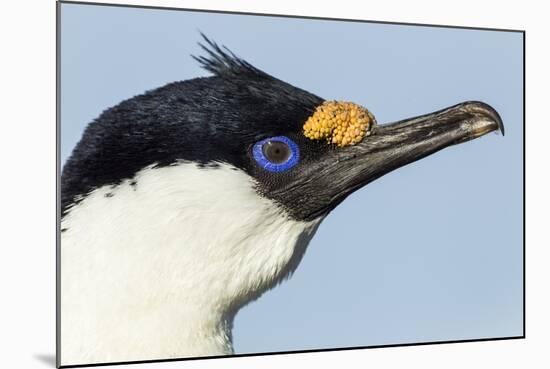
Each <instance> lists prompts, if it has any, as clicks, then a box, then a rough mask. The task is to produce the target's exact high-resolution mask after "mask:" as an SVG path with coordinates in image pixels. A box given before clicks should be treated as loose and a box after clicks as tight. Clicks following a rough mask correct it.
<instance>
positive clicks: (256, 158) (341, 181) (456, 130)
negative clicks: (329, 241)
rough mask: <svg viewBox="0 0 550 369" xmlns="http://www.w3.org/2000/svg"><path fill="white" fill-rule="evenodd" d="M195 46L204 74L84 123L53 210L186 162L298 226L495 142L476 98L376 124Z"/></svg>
mask: <svg viewBox="0 0 550 369" xmlns="http://www.w3.org/2000/svg"><path fill="white" fill-rule="evenodd" d="M203 37H204V39H205V42H206V45H203V44H201V47H202V48H203V49H204V50H205V51H206V53H207V56H200V57H194V58H195V59H196V60H197V61H198V62H199V63H200V64H201V65H202V67H203V68H205V69H206V70H208V71H210V72H211V73H212V74H213V76H212V77H208V78H197V79H192V80H188V81H183V82H175V83H171V84H168V85H166V86H164V87H161V88H158V89H156V90H152V91H149V92H147V93H146V94H143V95H140V96H136V97H134V98H132V99H129V100H126V101H124V102H122V103H121V104H119V105H118V106H116V107H114V108H112V109H110V110H107V111H106V112H105V113H104V114H103V115H102V116H101V117H100V118H99V119H98V120H97V121H96V122H95V124H91V125H89V127H88V128H87V130H86V131H85V133H84V136H83V140H82V142H83V143H85V144H81V145H79V147H77V149H76V150H75V151H74V152H73V155H72V157H71V158H70V159H69V161H68V163H67V165H66V166H65V169H64V173H63V177H64V178H63V187H64V188H63V191H62V202H63V208H64V209H65V210H67V209H68V207H70V205H71V204H73V203H74V202H75V199H76V200H77V199H79V198H82V195H83V194H85V193H87V192H88V191H90V190H91V189H93V188H97V187H98V186H101V185H104V184H112V183H118V182H120V181H121V180H122V179H124V178H131V177H132V176H133V175H135V173H136V172H138V171H139V170H140V169H142V168H144V167H146V166H148V165H154V166H155V167H162V166H167V165H171V164H174V163H176V162H178V161H191V162H196V163H198V164H199V166H204V167H208V166H211V167H214V166H216V165H218V164H219V163H227V164H230V165H231V166H233V167H235V168H237V169H239V170H242V171H243V172H245V173H246V174H247V175H249V176H250V177H251V178H252V179H253V181H254V183H255V184H256V186H255V187H256V190H257V193H258V194H259V195H261V196H263V197H265V198H268V199H271V200H273V201H275V202H276V203H277V205H278V206H280V208H281V209H282V210H283V211H284V212H285V213H286V214H287V215H288V216H289V217H291V218H293V219H296V220H305V221H309V220H313V219H316V218H319V217H322V216H325V215H326V214H328V213H329V212H330V211H331V210H332V209H334V207H336V206H337V205H338V204H339V203H341V202H342V201H343V200H344V199H345V198H346V197H347V196H348V195H350V194H351V193H353V192H354V191H356V190H358V189H360V188H362V187H364V186H365V185H367V184H368V183H370V182H372V181H374V180H375V179H377V178H380V177H381V176H383V175H384V174H386V173H389V172H391V171H393V170H395V169H397V168H400V167H402V166H404V165H407V164H409V163H412V162H414V161H416V160H419V159H421V158H423V157H426V156H428V155H430V154H433V153H435V152H437V151H439V150H441V149H443V148H446V147H448V146H452V145H456V144H459V143H463V142H466V141H469V140H472V139H475V138H477V137H480V136H483V135H485V134H486V133H489V132H491V131H494V130H500V131H501V132H502V133H503V134H504V128H503V125H502V121H501V119H500V117H499V115H498V113H497V112H496V111H495V110H494V109H493V108H492V107H490V106H489V105H487V104H485V103H483V102H479V101H468V102H463V103H460V104H457V105H454V106H451V107H448V108H445V109H442V110H439V111H436V112H433V113H430V114H426V115H422V116H418V117H414V118H409V119H405V120H401V121H398V122H394V123H390V124H384V125H379V124H377V122H376V120H375V118H374V116H373V115H372V113H371V112H369V111H368V110H367V109H366V108H363V107H361V106H359V105H357V104H353V103H349V102H340V101H325V100H324V99H322V98H320V97H318V96H315V95H313V94H311V93H309V92H307V91H304V90H302V89H299V88H297V87H294V86H292V85H290V84H288V83H286V82H283V81H281V80H279V79H277V78H274V77H272V76H270V75H269V74H267V73H265V72H263V71H261V70H259V69H257V68H255V67H254V66H252V65H250V64H249V63H248V62H246V61H245V60H243V59H241V58H239V57H237V56H235V55H234V54H233V53H232V52H231V51H229V50H228V49H227V48H222V47H220V46H218V45H217V44H216V43H214V42H212V41H211V40H209V39H208V38H206V37H205V36H203ZM76 162H78V164H79V165H75V164H74V163H76ZM83 163H85V165H82V164H83Z"/></svg>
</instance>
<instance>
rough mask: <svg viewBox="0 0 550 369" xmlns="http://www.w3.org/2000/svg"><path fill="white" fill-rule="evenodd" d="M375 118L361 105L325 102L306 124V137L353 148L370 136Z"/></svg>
mask: <svg viewBox="0 0 550 369" xmlns="http://www.w3.org/2000/svg"><path fill="white" fill-rule="evenodd" d="M374 122H375V120H374V116H373V115H372V114H371V113H370V112H369V111H368V110H367V109H365V108H363V107H362V106H360V105H357V104H354V103H351V102H345V101H325V102H324V103H322V104H321V105H319V106H318V107H317V108H316V109H315V112H314V113H313V115H312V116H310V117H309V118H308V119H307V121H306V123H305V124H304V127H303V129H304V135H305V136H306V137H307V138H309V139H312V140H326V141H327V143H330V144H334V145H337V146H340V147H342V146H351V145H355V144H357V143H359V142H361V141H362V140H363V138H364V137H365V136H368V135H369V134H370V128H371V127H372V125H373V124H374Z"/></svg>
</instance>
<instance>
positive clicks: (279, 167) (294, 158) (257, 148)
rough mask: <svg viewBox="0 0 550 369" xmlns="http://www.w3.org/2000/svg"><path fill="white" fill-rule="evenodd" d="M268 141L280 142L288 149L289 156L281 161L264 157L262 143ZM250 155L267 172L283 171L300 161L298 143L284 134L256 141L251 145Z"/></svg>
mask: <svg viewBox="0 0 550 369" xmlns="http://www.w3.org/2000/svg"><path fill="white" fill-rule="evenodd" d="M268 142H282V143H284V144H286V145H287V146H288V148H289V149H290V155H289V157H288V158H287V159H286V160H285V161H284V162H283V163H273V162H271V161H269V159H268V158H266V156H265V154H264V150H263V148H264V145H265V144H266V143H268ZM252 156H253V157H254V160H256V162H257V163H258V164H259V165H260V166H261V167H262V168H263V169H265V170H267V171H269V172H275V173H279V172H284V171H287V170H289V169H290V168H292V167H293V166H295V165H296V164H298V162H299V161H300V149H299V148H298V145H296V143H295V142H294V141H292V140H291V139H290V138H288V137H286V136H275V137H270V138H266V139H264V140H261V141H258V142H256V143H255V144H254V146H253V147H252Z"/></svg>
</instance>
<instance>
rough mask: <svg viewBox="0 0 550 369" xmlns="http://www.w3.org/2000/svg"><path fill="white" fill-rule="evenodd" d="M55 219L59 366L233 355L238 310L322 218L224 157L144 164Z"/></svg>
mask: <svg viewBox="0 0 550 369" xmlns="http://www.w3.org/2000/svg"><path fill="white" fill-rule="evenodd" d="M134 181H135V182H136V183H135V184H131V181H130V180H125V181H123V182H122V183H121V184H119V185H117V186H116V187H113V186H103V187H101V188H98V189H95V190H94V191H93V192H91V193H90V194H89V195H87V196H86V197H85V198H84V199H83V200H82V201H81V202H79V203H78V205H75V206H74V207H73V208H72V209H71V210H70V212H69V213H68V214H67V215H65V217H64V218H63V220H62V229H66V230H65V231H64V232H63V233H62V239H61V291H60V292H61V364H62V365H71V364H88V363H101V362H117V361H135V360H154V359H166V358H182V357H190V356H207V355H225V354H231V353H233V347H232V337H231V328H232V324H233V317H234V315H235V313H236V312H237V311H238V309H239V308H240V307H242V306H243V305H245V304H246V303H248V302H250V301H252V300H254V299H256V298H257V297H259V296H260V295H261V294H262V293H263V292H265V291H266V290H268V289H269V288H271V287H273V286H274V285H275V284H277V283H278V282H280V281H281V280H282V279H283V278H285V277H286V276H288V275H290V274H291V273H292V271H293V270H294V269H295V268H296V267H297V265H298V263H299V262H300V260H301V258H302V256H303V253H304V251H305V249H306V246H307V244H308V242H309V240H310V239H311V237H312V236H313V234H314V233H315V231H316V229H317V227H318V225H319V223H320V221H321V219H317V220H315V221H312V222H299V221H294V220H291V219H289V218H288V217H287V216H286V214H285V213H284V212H283V211H282V210H281V209H280V208H279V207H278V206H276V205H275V204H274V203H273V202H272V201H270V200H268V199H266V198H264V197H261V196H259V195H258V194H257V192H256V191H255V190H254V182H253V180H252V179H251V177H249V176H248V175H247V174H245V173H244V172H242V171H240V170H237V169H236V168H233V167H231V166H229V165H226V164H221V165H220V166H218V167H216V168H198V167H197V166H196V165H195V164H192V163H178V164H177V165H172V166H168V167H163V168H155V169H153V168H152V167H147V168H145V169H143V170H141V171H140V172H139V173H137V175H136V176H135V178H134Z"/></svg>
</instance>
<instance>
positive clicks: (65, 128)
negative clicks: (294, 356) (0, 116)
mask: <svg viewBox="0 0 550 369" xmlns="http://www.w3.org/2000/svg"><path fill="white" fill-rule="evenodd" d="M523 38H524V34H523V32H521V31H510V30H494V29H468V28H453V27H438V26H423V25H408V24H389V23H381V22H378V23H377V22H367V21H352V20H335V19H316V18H307V17H283V16H271V15H251V14H236V13H227V12H207V11H196V10H175V9H160V8H145V7H130V6H115V5H90V4H77V3H70V2H61V3H58V40H59V44H58V47H59V49H58V56H59V59H58V104H59V115H58V135H59V137H60V143H59V147H58V150H59V152H58V154H59V161H60V163H59V165H60V173H59V175H60V196H59V199H58V200H59V205H58V206H59V224H58V226H59V229H58V231H59V242H58V291H57V292H58V306H57V308H58V321H57V328H58V330H57V339H58V342H57V343H58V348H57V349H58V352H57V360H58V365H60V366H78V365H88V364H109V363H121V362H143V361H156V360H167V359H187V358H198V357H200V358H206V357H222V356H233V355H250V354H265V353H277V352H304V351H311V350H331V349H344V348H372V347H381V346H393V345H405V344H419V343H438V342H439V343H441V342H460V341H471V340H486V339H504V338H522V337H523V336H524V311H523V306H524V290H523V284H524V279H523V273H524V270H523V265H524V261H523V256H524V252H523V250H524V243H523V239H524V237H523V231H524V229H523V207H524V205H523V190H524V189H523V170H524V168H523V165H524V164H523V161H524V156H523V152H524V147H523V142H524V137H523V134H524V121H523V116H524V115H523V114H524V112H523V109H524V106H523V68H524V66H523V58H524V55H523V42H524V39H523Z"/></svg>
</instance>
